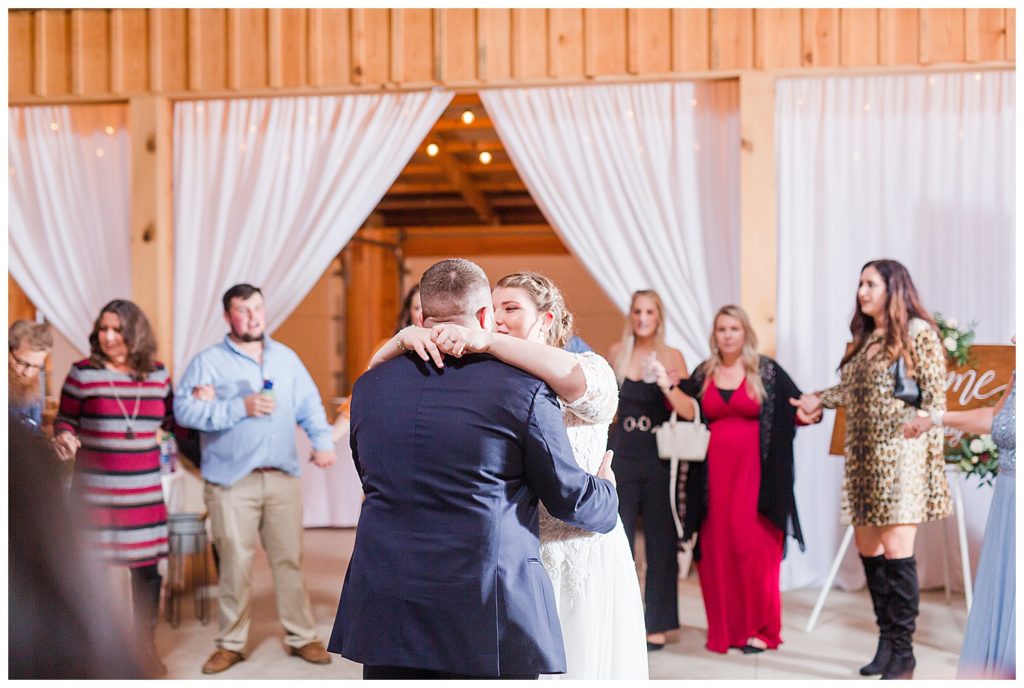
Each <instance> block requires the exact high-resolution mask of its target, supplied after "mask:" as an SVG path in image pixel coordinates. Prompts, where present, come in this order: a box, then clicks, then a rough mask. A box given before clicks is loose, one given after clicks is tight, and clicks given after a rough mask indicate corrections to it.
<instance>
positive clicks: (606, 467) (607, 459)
mask: <svg viewBox="0 0 1024 688" xmlns="http://www.w3.org/2000/svg"><path fill="white" fill-rule="evenodd" d="M614 455H615V452H613V451H612V450H611V449H609V450H608V451H606V452H605V453H604V458H603V459H601V466H600V467H599V468H598V469H597V477H598V478H604V479H605V480H609V481H611V484H612V485H615V473H614V472H613V471H612V456H614Z"/></svg>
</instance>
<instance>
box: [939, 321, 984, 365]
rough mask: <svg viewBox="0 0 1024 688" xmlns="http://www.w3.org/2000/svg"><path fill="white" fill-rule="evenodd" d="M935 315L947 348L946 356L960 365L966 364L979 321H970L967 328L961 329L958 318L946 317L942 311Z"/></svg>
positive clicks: (943, 342) (943, 344)
mask: <svg viewBox="0 0 1024 688" xmlns="http://www.w3.org/2000/svg"><path fill="white" fill-rule="evenodd" d="M933 317H934V318H935V324H936V325H938V326H939V338H940V339H942V346H943V347H944V348H945V349H946V356H947V357H948V358H949V359H950V360H951V361H953V362H954V363H956V364H957V365H958V366H963V365H966V364H967V362H968V361H969V360H970V358H971V344H972V343H974V328H975V327H976V325H977V323H974V322H971V323H968V324H967V327H966V328H965V329H960V327H959V324H958V323H957V321H956V318H945V317H943V315H942V313H934V314H933Z"/></svg>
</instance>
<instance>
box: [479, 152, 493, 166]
mask: <svg viewBox="0 0 1024 688" xmlns="http://www.w3.org/2000/svg"><path fill="white" fill-rule="evenodd" d="M477 158H478V159H479V160H480V162H482V163H483V164H485V165H490V164H491V160H494V156H493V155H491V154H490V152H489V151H480V155H479V156H477Z"/></svg>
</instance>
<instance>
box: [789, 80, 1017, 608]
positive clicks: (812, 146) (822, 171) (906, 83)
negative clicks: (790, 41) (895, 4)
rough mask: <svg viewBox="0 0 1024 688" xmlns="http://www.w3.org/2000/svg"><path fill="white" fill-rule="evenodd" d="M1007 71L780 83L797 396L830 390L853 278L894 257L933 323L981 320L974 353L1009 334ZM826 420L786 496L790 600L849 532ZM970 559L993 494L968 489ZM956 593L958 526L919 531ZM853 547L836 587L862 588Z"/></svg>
mask: <svg viewBox="0 0 1024 688" xmlns="http://www.w3.org/2000/svg"><path fill="white" fill-rule="evenodd" d="M1014 116H1015V91H1014V73H1013V72H1012V71H992V72H978V73H973V72H972V73H958V74H930V75H929V74H923V75H913V76H872V77H850V78H831V79H793V80H783V81H779V83H778V87H777V92H776V151H777V158H778V160H777V163H778V179H779V320H778V328H779V329H778V332H779V335H778V358H779V360H780V362H781V363H782V365H784V366H785V367H786V368H787V369H788V370H789V372H790V373H791V374H792V375H793V378H794V379H795V380H796V381H797V383H798V384H799V385H800V386H801V387H802V388H803V389H804V390H807V391H810V390H814V389H821V388H824V387H826V386H828V385H830V384H833V383H834V382H835V381H837V380H838V375H837V373H836V367H837V365H838V364H839V360H840V358H841V357H842V354H843V351H844V349H845V345H846V343H847V342H848V341H849V340H850V331H849V322H850V318H851V317H852V315H853V309H854V307H855V292H856V288H857V280H858V276H859V274H860V268H861V266H862V265H863V264H864V263H866V262H867V261H869V260H871V259H875V258H894V259H896V260H899V261H901V262H902V263H903V264H904V265H906V266H907V268H908V269H909V270H910V274H911V276H912V277H913V279H914V282H915V284H916V285H917V288H918V290H919V292H920V294H921V298H922V300H923V301H924V304H925V306H927V307H928V308H929V309H930V310H932V311H940V312H942V313H943V314H945V315H947V316H951V317H955V318H957V319H958V320H959V321H960V322H961V323H966V322H968V321H969V320H976V321H977V322H978V329H977V333H978V337H977V342H978V343H981V344H984V343H990V344H1008V343H1009V339H1010V336H1011V335H1012V334H1013V333H1014V329H1015V327H1014V276H1015V272H1014V242H1015V238H1014V184H1015V179H1014V177H1015V173H1014V151H1015V139H1014ZM831 432H832V415H831V413H829V415H827V416H826V422H824V423H822V424H821V425H820V426H817V427H813V428H807V429H803V430H800V431H799V432H798V433H797V436H798V440H797V457H796V461H797V467H796V475H797V486H796V493H797V494H796V498H797V504H798V506H799V509H800V516H801V521H802V523H803V525H804V531H805V534H806V536H807V552H806V553H804V554H801V553H800V552H798V551H795V550H794V549H791V550H790V556H789V557H787V559H786V562H785V564H784V566H783V585H784V587H786V588H794V587H801V586H807V585H820V584H822V583H823V582H824V580H825V577H826V574H827V572H828V567H829V564H830V562H831V561H832V558H833V556H834V555H835V553H836V550H837V548H838V545H839V540H840V537H841V535H842V532H843V530H844V529H845V526H841V525H840V524H839V490H840V481H841V477H842V472H843V459H842V458H841V457H837V456H829V455H828V445H829V437H830V435H831ZM963 490H964V498H965V502H966V508H965V514H966V516H967V523H968V529H969V540H970V543H971V550H972V552H971V555H972V559H974V560H975V561H976V559H977V555H978V551H979V549H980V538H981V534H982V531H983V529H984V525H985V517H986V515H987V510H988V502H989V500H990V499H991V490H990V488H981V489H979V488H978V487H977V482H976V481H973V480H972V481H970V482H967V483H965V484H964V485H963ZM947 551H948V552H949V555H948V556H949V557H950V559H949V560H948V565H949V575H950V577H951V579H952V580H951V582H952V583H953V584H954V585H957V584H959V583H960V582H961V581H960V575H959V571H960V569H959V563H958V562H959V559H958V555H957V553H956V552H957V549H956V539H955V528H954V527H953V523H952V520H951V519H950V521H949V522H946V523H945V524H944V523H942V522H940V523H936V524H927V525H926V526H924V527H922V528H921V529H920V530H919V534H918V546H917V556H918V560H919V570H920V575H921V581H922V584H923V585H924V586H935V585H942V584H943V582H944V573H943V566H944V563H947V562H944V561H943V560H944V558H945V557H946V556H947ZM863 582H864V576H863V572H862V569H861V566H860V562H859V560H858V559H857V557H856V552H855V551H854V548H853V547H852V546H851V548H850V552H849V553H848V554H847V558H846V559H845V560H844V564H843V566H842V568H841V569H840V575H839V578H838V583H839V585H841V586H842V587H846V588H850V587H857V586H860V585H863Z"/></svg>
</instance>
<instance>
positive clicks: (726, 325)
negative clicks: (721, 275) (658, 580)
mask: <svg viewBox="0 0 1024 688" xmlns="http://www.w3.org/2000/svg"><path fill="white" fill-rule="evenodd" d="M709 348H710V350H711V357H710V358H708V359H707V360H706V361H704V362H703V363H701V364H700V365H698V366H697V367H696V368H695V369H694V371H693V375H691V377H690V378H689V379H687V380H680V381H678V382H677V381H675V380H674V379H673V378H670V377H669V376H668V375H667V374H666V373H665V371H664V369H663V368H662V367H661V366H660V365H659V366H658V367H657V368H658V370H657V372H658V380H657V382H658V387H660V389H661V392H662V394H664V395H665V398H666V399H668V401H669V402H670V403H671V404H672V407H673V408H674V409H675V411H676V412H677V413H678V415H679V416H681V417H682V418H684V419H692V418H693V416H694V413H695V411H696V408H695V405H694V400H699V405H700V412H701V416H702V417H703V418H704V419H705V420H706V421H707V423H708V429H709V430H710V433H711V437H710V442H709V444H708V451H707V458H706V460H705V461H703V462H693V463H690V464H689V465H688V466H687V467H686V469H687V470H686V472H685V474H684V480H685V494H686V499H685V502H684V503H685V505H686V506H685V512H684V514H683V522H684V524H685V527H684V532H683V539H684V540H689V539H690V538H691V536H692V535H693V534H694V533H697V534H698V535H697V545H696V549H695V551H694V559H695V560H696V561H697V573H698V575H699V576H700V587H701V593H702V594H703V596H704V609H705V611H706V613H707V620H708V638H707V644H706V647H707V649H708V650H711V651H712V652H721V653H724V652H727V651H728V650H729V648H731V647H735V648H740V649H741V650H742V651H743V652H744V653H748V654H749V653H756V652H763V651H764V650H765V649H773V650H774V649H776V648H777V647H778V646H779V644H780V643H781V642H782V637H781V632H782V598H781V594H780V591H779V572H780V569H781V566H782V558H783V556H784V555H785V539H786V535H790V536H792V537H793V538H795V539H796V541H797V543H799V545H800V549H801V550H802V549H803V548H804V540H803V533H802V532H801V530H800V519H799V517H798V516H797V510H796V500H795V499H794V496H793V437H794V435H795V430H796V426H797V425H800V424H806V423H810V422H815V421H816V420H820V418H821V413H820V411H819V412H818V414H817V417H816V418H812V417H810V416H807V415H805V414H804V412H803V411H802V410H795V409H794V408H793V406H792V405H791V404H790V403H789V400H790V399H794V398H799V396H800V390H799V389H798V388H797V386H796V385H795V384H794V383H793V380H792V379H790V377H789V375H788V374H787V373H786V371H785V370H783V368H782V366H780V365H779V364H778V363H776V362H775V361H774V360H772V359H771V358H769V357H767V356H761V355H759V354H758V352H757V335H756V334H755V333H754V330H753V328H752V327H751V325H750V318H749V317H747V314H746V312H745V311H744V310H743V309H742V308H740V307H739V306H723V307H722V308H721V309H719V311H718V313H717V314H716V315H715V318H714V321H713V326H712V331H711V337H710V342H709Z"/></svg>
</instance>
